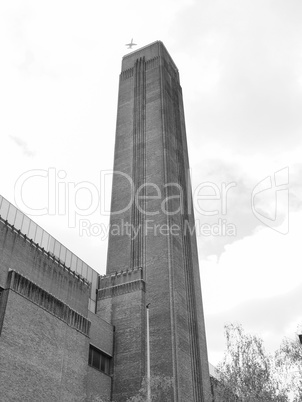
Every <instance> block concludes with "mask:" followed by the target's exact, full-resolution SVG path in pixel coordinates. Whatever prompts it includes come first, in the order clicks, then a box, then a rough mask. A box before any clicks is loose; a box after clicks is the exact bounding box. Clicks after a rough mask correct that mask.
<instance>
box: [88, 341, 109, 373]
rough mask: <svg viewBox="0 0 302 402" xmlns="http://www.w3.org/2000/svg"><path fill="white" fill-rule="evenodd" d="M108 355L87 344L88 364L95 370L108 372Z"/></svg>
mask: <svg viewBox="0 0 302 402" xmlns="http://www.w3.org/2000/svg"><path fill="white" fill-rule="evenodd" d="M110 359H111V358H110V357H109V356H107V355H106V354H105V353H103V352H102V351H100V350H99V349H97V348H95V347H94V346H92V345H90V346H89V357H88V364H89V366H91V367H94V368H96V369H97V370H100V371H102V372H103V373H105V374H108V375H109V374H110Z"/></svg>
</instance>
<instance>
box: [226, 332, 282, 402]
mask: <svg viewBox="0 0 302 402" xmlns="http://www.w3.org/2000/svg"><path fill="white" fill-rule="evenodd" d="M225 336H226V352H225V355H224V359H223V361H222V363H221V364H220V365H219V366H218V370H219V372H220V387H219V394H220V396H219V397H220V398H221V400H223V401H224V402H234V400H236V399H237V400H239V401H242V402H255V401H257V402H270V401H275V402H286V401H288V398H287V395H286V390H285V389H284V388H283V387H281V386H280V382H278V380H277V378H276V375H275V364H274V360H273V359H272V357H271V356H269V355H267V354H266V352H265V350H264V347H263V341H262V339H260V338H259V337H257V336H255V335H250V334H247V333H245V332H244V330H243V328H242V326H240V325H234V324H229V325H226V326H225Z"/></svg>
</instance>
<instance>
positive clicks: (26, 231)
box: [0, 195, 99, 312]
mask: <svg viewBox="0 0 302 402" xmlns="http://www.w3.org/2000/svg"><path fill="white" fill-rule="evenodd" d="M0 218H1V219H2V220H3V221H7V223H9V224H10V225H11V226H13V227H14V229H16V230H17V231H20V233H22V234H23V235H25V236H26V237H27V238H29V239H31V240H32V241H33V242H34V243H36V244H38V245H39V246H40V247H41V248H43V249H44V250H45V251H46V252H48V253H49V254H50V255H51V256H53V257H55V258H56V259H57V260H59V262H60V263H61V264H63V265H65V266H66V267H68V268H70V269H71V271H73V272H74V273H76V274H77V275H79V276H80V277H82V278H84V279H86V280H87V281H88V282H90V283H91V295H90V301H89V309H90V310H91V311H93V312H94V311H95V303H96V289H97V282H98V276H99V274H98V273H97V272H96V271H95V270H94V269H92V268H91V267H90V266H89V265H88V264H86V263H85V262H84V261H83V260H81V258H79V257H77V256H76V255H75V254H74V253H72V252H71V251H70V250H69V249H68V248H66V247H65V246H64V245H63V244H62V243H60V242H59V241H58V240H56V239H55V238H54V237H53V236H51V235H50V234H49V233H48V232H46V230H44V229H42V228H41V227H40V226H39V225H37V224H36V223H35V222H34V221H32V220H31V219H30V218H29V217H28V216H26V215H25V214H24V213H23V212H21V211H20V210H19V209H18V208H16V207H15V206H14V205H13V204H11V203H10V202H9V201H8V200H6V199H5V198H4V197H2V196H1V195H0Z"/></svg>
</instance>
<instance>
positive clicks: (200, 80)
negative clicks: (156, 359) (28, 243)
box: [0, 0, 302, 364]
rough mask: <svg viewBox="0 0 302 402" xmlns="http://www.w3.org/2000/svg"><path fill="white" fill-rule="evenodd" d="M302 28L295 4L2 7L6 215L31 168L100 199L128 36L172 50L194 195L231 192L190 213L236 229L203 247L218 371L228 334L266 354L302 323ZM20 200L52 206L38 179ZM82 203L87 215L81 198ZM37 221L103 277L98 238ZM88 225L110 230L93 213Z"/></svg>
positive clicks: (24, 0)
mask: <svg viewBox="0 0 302 402" xmlns="http://www.w3.org/2000/svg"><path fill="white" fill-rule="evenodd" d="M105 4H106V5H105ZM301 21H302V3H301V1H299V0H296V1H293V0H274V1H267V0H261V1H260V0H253V1H243V0H237V1H235V0H228V1H225V0H220V1H216V0H211V1H209V0H208V1H204V0H201V1H200V0H199V1H197V0H196V1H193V0H185V1H184V0H176V1H175V0H174V1H172V0H161V1H158V0H154V1H152V2H144V1H128V2H125V1H111V2H106V3H105V2H100V1H96V0H89V1H85V2H84V1H77V0H73V1H69V0H60V1H58V0H53V1H51V2H43V1H38V0H37V1H33V0H32V1H31V0H20V1H16V0H10V1H8V0H7V1H3V2H1V5H0V37H1V40H0V58H1V60H0V80H1V82H0V88H1V91H0V101H1V109H0V110H1V118H0V130H1V131H0V132H1V158H0V169H1V182H0V193H1V195H3V196H4V197H6V198H7V199H8V200H9V201H11V202H13V203H15V194H14V188H15V183H16V182H18V178H19V177H20V176H21V175H22V174H24V172H27V171H30V170H37V169H40V170H45V171H48V169H51V170H50V171H51V172H55V175H56V177H57V185H58V184H59V183H61V187H60V190H58V194H61V195H62V196H63V194H64V191H63V189H64V184H65V185H66V183H75V184H77V183H80V182H83V181H86V182H89V183H92V184H93V185H94V186H95V187H96V188H97V189H99V191H100V194H101V196H103V193H102V192H101V190H100V185H99V180H100V179H99V178H100V172H101V171H104V170H109V169H111V168H112V164H113V149H114V135H115V118H116V106H117V90H118V75H119V72H120V65H121V58H122V56H123V55H124V54H126V53H127V50H126V47H125V46H124V44H125V43H127V42H129V41H130V40H131V38H132V37H133V38H134V42H135V43H137V44H138V45H139V46H145V45H147V44H148V43H151V42H153V41H155V40H162V41H163V42H164V44H165V45H166V47H167V49H168V51H169V52H170V54H171V56H172V57H173V59H174V61H175V63H176V65H177V66H178V68H179V71H180V79H181V85H182V88H183V95H184V105H185V115H186V125H187V137H188V146H189V156H190V164H191V168H192V180H193V190H194V189H196V188H198V186H199V185H200V184H201V183H206V182H211V183H214V184H215V186H218V188H222V187H221V186H223V185H224V184H223V183H225V185H228V184H231V185H232V187H230V189H229V191H228V193H227V194H228V195H227V207H226V210H223V208H222V205H221V202H220V201H219V200H216V201H215V200H214V201H208V202H207V203H206V204H203V209H204V210H207V211H214V210H217V214H216V215H213V216H204V214H202V213H201V211H196V220H197V225H199V226H202V225H204V224H205V223H208V224H209V225H212V226H211V227H213V225H215V224H218V223H219V219H220V222H222V220H223V222H224V223H225V224H226V225H231V226H232V227H233V228H235V235H234V233H233V232H232V235H230V234H229V235H220V236H219V235H213V236H207V235H204V234H202V233H200V234H199V236H198V246H199V259H200V271H201V280H202V288H203V300H204V310H205V317H206V325H207V340H208V346H209V357H210V361H211V362H212V363H213V364H216V363H217V362H218V361H219V360H221V358H222V353H223V348H224V339H223V326H224V324H225V323H226V322H240V323H242V324H243V326H244V327H245V328H246V330H248V331H250V332H253V333H257V334H259V335H261V336H262V337H263V338H264V340H265V345H266V346H267V349H268V350H269V351H273V350H274V349H275V348H277V346H278V345H279V344H280V341H281V339H282V337H283V336H288V337H292V336H294V334H295V331H296V330H297V325H298V324H299V323H302V309H301V307H302V303H301V291H302V277H301V253H300V247H301V226H302V185H301V179H302V177H301V176H302V164H301V155H302V136H301V128H302V113H301V111H302V24H301ZM287 168H288V169H289V170H288V172H289V174H288V176H289V185H287ZM279 171H280V172H279ZM276 172H279V173H277V174H276V176H274V174H275V173H276ZM269 177H271V181H270V179H269ZM264 179H266V181H263V180H264ZM275 179H276V180H275ZM262 181H263V182H262ZM261 182H262V183H261ZM258 183H260V185H259V186H258V187H256V186H257V185H258ZM270 183H272V185H271V186H270ZM274 183H275V184H276V185H277V186H280V187H279V189H278V188H277V189H275V188H273V185H274ZM270 187H272V188H270ZM254 188H256V189H255V192H254V195H255V196H254V198H253V199H254V204H252V194H253V190H254ZM58 189H59V187H58ZM23 190H24V194H23V197H24V200H25V202H26V203H27V204H28V205H29V206H30V207H32V208H41V207H42V206H45V205H46V203H47V181H46V179H45V178H41V177H40V178H39V177H36V178H35V179H32V180H30V181H28V182H27V184H26V186H24V189H23ZM105 190H106V194H105V198H106V200H109V199H110V194H109V190H110V189H109V188H106V189H105ZM277 190H279V191H277ZM78 195H79V197H78V203H79V206H82V207H83V208H84V206H85V202H86V201H87V200H86V199H85V196H87V194H85V191H82V193H81V194H78ZM253 208H254V212H255V213H253V210H252V209H253ZM288 210H289V213H288ZM32 219H34V220H35V221H36V222H37V223H39V224H40V225H41V226H42V227H43V228H45V229H46V230H47V231H49V232H50V233H51V234H52V235H53V236H54V237H56V238H57V239H58V240H60V241H61V242H63V244H65V245H66V246H67V247H69V248H70V249H71V250H72V251H73V252H74V253H75V254H77V255H78V256H79V257H81V258H82V259H83V260H84V261H86V262H87V263H88V264H90V265H91V266H92V267H93V268H94V269H96V270H97V271H98V272H100V273H102V274H104V273H105V265H106V247H107V241H106V239H105V237H106V236H90V237H88V236H80V231H79V225H77V226H76V227H75V228H70V227H69V226H70V225H69V221H68V216H67V215H66V214H65V215H64V214H62V215H61V216H59V215H58V214H56V215H52V216H50V215H45V216H35V217H32ZM89 219H90V222H92V223H97V224H102V225H103V227H105V226H106V225H108V216H100V214H99V213H95V214H94V215H92V216H90V217H89ZM288 221H289V224H288ZM229 227H230V226H229Z"/></svg>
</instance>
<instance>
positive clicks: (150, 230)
mask: <svg viewBox="0 0 302 402" xmlns="http://www.w3.org/2000/svg"><path fill="white" fill-rule="evenodd" d="M79 234H80V236H87V237H100V238H101V240H106V239H107V238H108V237H109V236H129V237H130V238H131V240H135V239H136V238H137V237H138V236H169V235H171V236H180V235H181V234H185V235H186V234H189V235H191V236H192V235H193V234H196V236H236V234H237V231H236V226H235V225H234V224H233V223H228V222H227V220H226V219H221V218H219V219H218V221H217V222H216V223H214V224H209V223H201V222H200V220H198V219H197V220H196V221H195V225H192V224H190V222H189V221H188V220H185V221H184V223H183V224H177V223H173V224H167V223H156V222H155V221H154V220H153V219H147V220H145V222H144V223H143V224H139V225H138V226H135V225H133V224H131V223H129V222H126V221H124V220H121V222H120V223H115V224H111V225H105V224H103V223H91V222H90V220H89V219H80V220H79Z"/></svg>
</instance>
